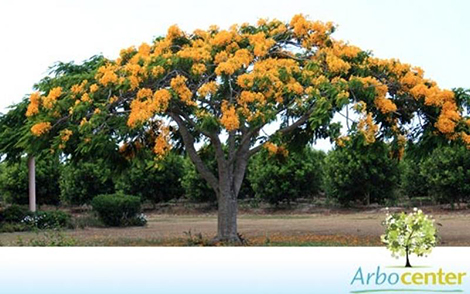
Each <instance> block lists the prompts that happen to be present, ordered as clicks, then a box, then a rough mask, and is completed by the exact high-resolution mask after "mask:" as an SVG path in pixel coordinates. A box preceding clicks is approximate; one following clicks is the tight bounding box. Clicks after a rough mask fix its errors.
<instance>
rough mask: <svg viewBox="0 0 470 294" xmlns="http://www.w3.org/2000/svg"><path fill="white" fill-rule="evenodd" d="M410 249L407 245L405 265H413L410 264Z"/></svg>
mask: <svg viewBox="0 0 470 294" xmlns="http://www.w3.org/2000/svg"><path fill="white" fill-rule="evenodd" d="M409 251H410V250H409V249H408V246H407V247H406V265H405V267H411V264H410V257H409V255H410V254H409Z"/></svg>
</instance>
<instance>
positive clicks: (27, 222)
mask: <svg viewBox="0 0 470 294" xmlns="http://www.w3.org/2000/svg"><path fill="white" fill-rule="evenodd" d="M0 220H1V223H0V225H1V227H0V231H2V232H16V231H28V230H31V229H40V230H42V229H62V228H67V227H70V224H71V216H70V215H69V214H68V213H66V212H64V211H60V210H54V211H38V212H34V213H33V212H30V211H29V210H28V209H26V208H25V207H22V206H19V205H12V206H10V207H7V208H5V209H4V210H3V211H1V212H0Z"/></svg>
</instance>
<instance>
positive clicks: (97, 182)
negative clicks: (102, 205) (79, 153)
mask: <svg viewBox="0 0 470 294" xmlns="http://www.w3.org/2000/svg"><path fill="white" fill-rule="evenodd" d="M113 175H114V174H113V173H112V172H111V169H110V168H109V167H108V166H107V165H106V164H105V163H104V162H103V161H102V160H98V161H95V162H86V161H79V162H70V163H68V164H67V165H65V166H64V168H63V169H62V174H61V177H60V198H61V200H62V202H64V203H67V204H72V205H83V204H89V203H90V202H91V200H92V199H93V197H95V196H97V195H100V194H106V193H114V182H113V180H112V176H113Z"/></svg>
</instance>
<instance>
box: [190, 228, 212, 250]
mask: <svg viewBox="0 0 470 294" xmlns="http://www.w3.org/2000/svg"><path fill="white" fill-rule="evenodd" d="M183 234H184V235H185V236H186V246H210V245H213V244H212V243H211V242H210V241H209V240H207V239H206V238H204V237H203V236H202V234H201V233H196V234H193V233H192V232H191V230H189V231H187V232H183Z"/></svg>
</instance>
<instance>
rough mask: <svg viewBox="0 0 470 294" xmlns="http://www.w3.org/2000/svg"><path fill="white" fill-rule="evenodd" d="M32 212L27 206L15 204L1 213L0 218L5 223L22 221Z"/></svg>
mask: <svg viewBox="0 0 470 294" xmlns="http://www.w3.org/2000/svg"><path fill="white" fill-rule="evenodd" d="M32 214H33V213H32V212H30V211H29V210H28V209H27V208H26V207H23V206H19V205H16V204H13V205H11V206H9V207H7V208H5V209H4V210H3V211H2V212H1V213H0V220H1V221H2V222H5V223H20V222H21V221H22V220H23V219H24V218H25V217H27V216H31V215H32Z"/></svg>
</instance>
